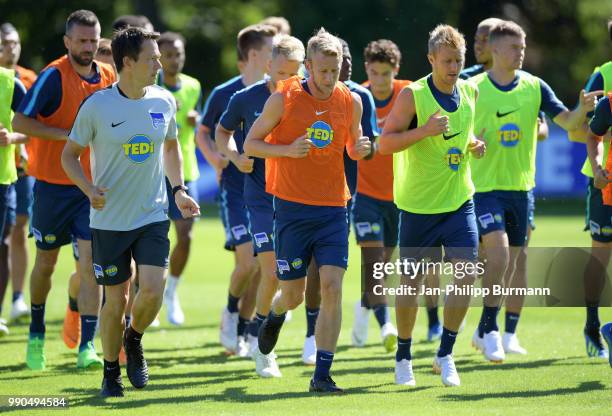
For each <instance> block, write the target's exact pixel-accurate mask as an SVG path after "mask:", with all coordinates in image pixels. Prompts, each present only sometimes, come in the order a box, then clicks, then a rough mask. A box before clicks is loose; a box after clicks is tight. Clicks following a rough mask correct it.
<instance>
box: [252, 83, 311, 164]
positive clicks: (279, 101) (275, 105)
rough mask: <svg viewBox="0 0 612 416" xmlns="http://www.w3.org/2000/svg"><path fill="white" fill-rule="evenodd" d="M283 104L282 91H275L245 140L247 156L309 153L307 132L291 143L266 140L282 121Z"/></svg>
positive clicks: (283, 155) (289, 155)
mask: <svg viewBox="0 0 612 416" xmlns="http://www.w3.org/2000/svg"><path fill="white" fill-rule="evenodd" d="M283 106H284V103H283V96H282V95H281V94H280V93H274V94H272V95H271V96H270V98H268V100H267V101H266V104H265V105H264V108H263V111H262V112H261V115H260V116H259V117H258V118H257V120H255V123H253V126H252V127H251V130H249V133H248V135H247V137H246V140H245V142H244V152H245V154H246V155H247V156H255V157H261V158H272V157H285V156H288V157H305V156H306V155H307V154H308V151H309V150H310V146H311V142H310V140H308V139H307V138H306V134H304V135H303V136H301V137H298V138H297V139H296V140H295V141H294V142H293V143H292V144H290V145H281V144H271V143H266V142H265V138H266V136H267V135H268V134H270V132H271V131H272V130H273V129H274V127H276V125H277V124H278V123H279V122H280V120H281V118H282V116H283V111H284V108H283ZM304 133H305V132H304Z"/></svg>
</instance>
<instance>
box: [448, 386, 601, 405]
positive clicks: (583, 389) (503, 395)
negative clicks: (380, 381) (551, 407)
mask: <svg viewBox="0 0 612 416" xmlns="http://www.w3.org/2000/svg"><path fill="white" fill-rule="evenodd" d="M605 389H606V386H605V385H603V384H602V383H601V382H600V381H585V382H582V383H580V384H579V385H577V386H576V387H564V388H558V389H552V390H524V391H503V392H496V393H481V394H466V393H461V394H447V395H446V396H442V397H440V400H442V401H459V402H469V401H479V400H486V399H510V400H514V399H527V398H534V397H548V396H559V395H566V394H578V393H588V392H592V391H597V390H605Z"/></svg>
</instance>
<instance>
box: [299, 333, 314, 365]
mask: <svg viewBox="0 0 612 416" xmlns="http://www.w3.org/2000/svg"><path fill="white" fill-rule="evenodd" d="M302 361H303V362H304V364H306V365H315V364H316V363H317V343H316V341H315V336H314V335H311V336H309V337H306V338H305V339H304V348H303V349H302Z"/></svg>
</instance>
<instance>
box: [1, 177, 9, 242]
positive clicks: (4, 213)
mask: <svg viewBox="0 0 612 416" xmlns="http://www.w3.org/2000/svg"><path fill="white" fill-rule="evenodd" d="M10 188H11V185H0V238H2V237H4V225H5V223H6V220H7V217H8V215H9V213H8V212H9V205H10V204H11V201H10Z"/></svg>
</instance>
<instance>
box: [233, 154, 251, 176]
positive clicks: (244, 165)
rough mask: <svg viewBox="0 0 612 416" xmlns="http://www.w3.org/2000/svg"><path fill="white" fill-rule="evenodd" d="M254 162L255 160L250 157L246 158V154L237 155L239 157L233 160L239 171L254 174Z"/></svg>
mask: <svg viewBox="0 0 612 416" xmlns="http://www.w3.org/2000/svg"><path fill="white" fill-rule="evenodd" d="M236 153H237V152H236ZM254 162H255V159H251V158H250V157H247V156H245V155H244V153H237V155H236V156H234V157H233V159H232V163H234V165H236V167H237V168H238V170H239V171H240V172H242V173H251V172H253V163H254Z"/></svg>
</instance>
